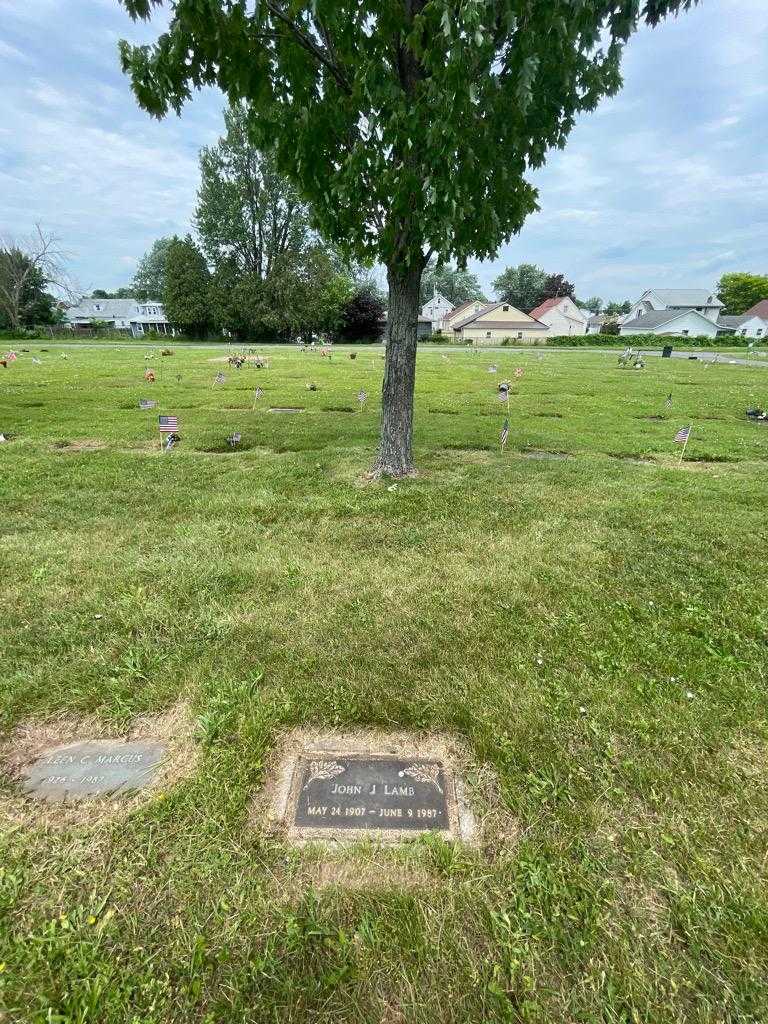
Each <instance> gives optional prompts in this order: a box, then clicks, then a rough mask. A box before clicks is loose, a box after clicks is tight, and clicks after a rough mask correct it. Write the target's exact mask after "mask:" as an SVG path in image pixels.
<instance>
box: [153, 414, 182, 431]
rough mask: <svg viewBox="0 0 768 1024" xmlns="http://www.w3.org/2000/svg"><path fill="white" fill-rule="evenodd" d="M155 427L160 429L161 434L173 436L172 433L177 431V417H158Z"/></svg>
mask: <svg viewBox="0 0 768 1024" xmlns="http://www.w3.org/2000/svg"><path fill="white" fill-rule="evenodd" d="M157 425H158V426H159V428H160V433H161V434H173V433H174V431H176V430H178V427H179V417H178V416H158V417H157Z"/></svg>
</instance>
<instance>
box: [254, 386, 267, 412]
mask: <svg viewBox="0 0 768 1024" xmlns="http://www.w3.org/2000/svg"><path fill="white" fill-rule="evenodd" d="M263 394H264V392H263V391H262V390H261V388H255V389H254V392H253V405H252V406H251V409H255V408H256V403H257V402H258V400H259V399H260V398H261V396H262V395H263Z"/></svg>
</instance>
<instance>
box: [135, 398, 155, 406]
mask: <svg viewBox="0 0 768 1024" xmlns="http://www.w3.org/2000/svg"><path fill="white" fill-rule="evenodd" d="M156 405H157V402H155V401H154V399H152V398H140V399H139V408H140V409H154V408H155V406H156Z"/></svg>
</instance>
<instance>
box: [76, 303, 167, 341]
mask: <svg viewBox="0 0 768 1024" xmlns="http://www.w3.org/2000/svg"><path fill="white" fill-rule="evenodd" d="M64 315H65V316H66V318H67V322H68V324H69V326H70V327H71V328H72V329H73V330H77V328H78V327H91V326H93V324H106V325H107V326H109V327H114V328H115V330H117V331H130V332H131V334H132V335H133V337H134V338H139V337H142V336H143V335H144V334H148V333H155V334H175V333H176V331H175V329H174V328H173V327H172V326H171V324H170V323H169V322H168V320H167V318H166V316H165V309H164V308H163V304H162V302H157V301H154V300H152V299H149V300H147V301H146V302H139V301H138V300H137V299H81V300H80V302H78V304H77V305H76V306H70V307H69V309H67V310H66V312H65V314H64Z"/></svg>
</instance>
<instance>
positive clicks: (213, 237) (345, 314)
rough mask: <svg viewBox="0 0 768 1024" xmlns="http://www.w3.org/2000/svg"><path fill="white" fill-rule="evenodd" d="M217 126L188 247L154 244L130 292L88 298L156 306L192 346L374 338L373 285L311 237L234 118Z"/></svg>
mask: <svg viewBox="0 0 768 1024" xmlns="http://www.w3.org/2000/svg"><path fill="white" fill-rule="evenodd" d="M224 119H225V133H224V135H223V136H222V137H221V138H220V139H219V141H218V143H217V144H216V145H215V146H211V147H206V148H204V149H203V150H202V151H201V153H200V175H201V182H200V188H199V191H198V196H197V207H196V211H195V218H194V220H195V223H194V227H195V236H196V237H193V236H192V234H191V233H190V234H188V235H186V237H184V238H180V237H178V236H176V235H174V236H172V237H167V238H159V239H158V240H157V241H156V242H155V243H154V244H153V246H152V247H151V249H150V250H149V251H148V252H147V253H146V254H145V256H144V257H143V258H142V260H141V261H140V263H139V265H138V268H137V270H136V274H135V277H134V279H133V283H132V285H131V287H130V288H125V289H119V290H118V291H116V292H112V293H108V292H105V291H101V290H97V291H96V292H94V293H93V294H94V297H98V296H101V297H111V296H115V297H124V296H133V297H135V298H137V299H139V300H145V299H159V300H162V301H163V303H164V305H165V312H166V316H167V317H168V319H169V320H170V321H171V322H172V323H174V324H176V325H177V326H179V327H180V328H181V329H182V330H183V331H184V332H185V333H188V334H190V335H193V336H203V335H206V334H208V333H210V332H212V331H222V330H223V331H227V332H228V333H230V334H231V335H233V336H234V337H237V338H239V339H242V340H246V339H252V340H258V339H286V340H293V339H296V338H302V337H307V336H309V335H315V334H322V333H329V334H336V335H341V336H343V337H347V338H350V339H356V340H365V339H371V338H376V337H378V336H379V335H380V333H381V327H382V322H383V313H384V308H385V305H384V297H383V295H382V294H381V293H380V291H379V289H378V287H377V285H376V283H375V281H374V279H373V278H371V277H370V276H369V275H367V274H366V273H365V272H364V271H363V270H362V268H360V267H358V266H354V265H351V264H350V263H349V262H347V261H345V260H344V259H343V258H342V257H341V256H340V254H339V253H338V252H337V251H336V250H335V249H334V248H333V247H331V246H328V245H327V244H326V243H325V242H324V241H323V240H322V239H321V237H320V236H319V235H318V233H317V232H316V231H315V230H314V228H313V226H312V224H311V219H310V211H309V209H308V208H307V206H306V204H305V203H303V202H302V201H301V199H300V197H299V196H298V194H297V192H296V190H295V189H294V188H293V187H292V186H291V185H290V184H289V183H288V182H287V180H286V179H285V178H284V177H283V176H282V175H281V174H279V172H278V171H277V169H276V167H275V165H274V162H273V161H272V160H271V159H270V158H268V157H265V156H263V155H262V154H261V153H260V152H259V151H258V150H257V149H256V148H255V147H254V145H253V144H252V142H251V141H250V138H249V134H248V130H247V124H246V115H245V111H244V110H243V108H242V107H240V106H237V105H235V106H233V107H231V108H230V109H228V110H227V111H226V112H225V115H224Z"/></svg>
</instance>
